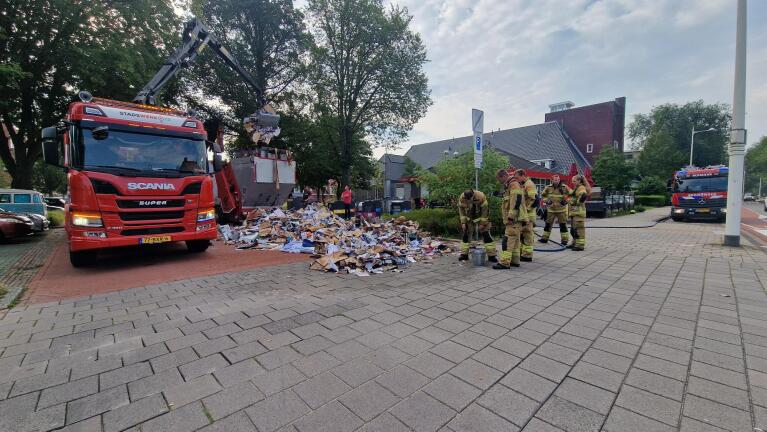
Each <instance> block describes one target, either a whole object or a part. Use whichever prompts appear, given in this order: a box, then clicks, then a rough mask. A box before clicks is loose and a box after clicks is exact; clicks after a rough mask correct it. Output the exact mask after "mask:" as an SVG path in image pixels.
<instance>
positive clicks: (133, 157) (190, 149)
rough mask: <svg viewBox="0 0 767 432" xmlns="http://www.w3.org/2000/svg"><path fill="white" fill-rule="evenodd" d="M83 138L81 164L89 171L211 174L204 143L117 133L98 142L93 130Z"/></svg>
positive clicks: (146, 173) (81, 141) (82, 136)
mask: <svg viewBox="0 0 767 432" xmlns="http://www.w3.org/2000/svg"><path fill="white" fill-rule="evenodd" d="M79 135H80V139H79V143H78V144H79V146H78V150H79V152H80V155H79V160H80V161H82V165H83V168H86V169H94V170H117V171H119V170H123V171H131V172H135V171H141V172H143V173H145V175H147V176H151V175H152V173H160V172H166V173H167V172H171V173H177V174H178V175H193V174H201V173H205V172H207V159H208V155H207V151H206V149H205V142H204V141H203V140H193V139H187V138H180V137H171V136H162V135H145V134H137V133H130V132H123V131H115V130H112V131H109V134H108V136H107V137H106V138H105V139H95V138H94V137H93V131H92V130H90V129H82V130H81V133H80V134H79Z"/></svg>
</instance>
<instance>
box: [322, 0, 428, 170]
mask: <svg viewBox="0 0 767 432" xmlns="http://www.w3.org/2000/svg"><path fill="white" fill-rule="evenodd" d="M307 10H308V13H309V16H310V17H311V23H312V24H313V26H312V33H313V36H314V39H315V41H316V44H317V45H316V46H315V47H314V49H313V50H312V70H313V74H312V77H311V80H312V86H313V87H314V89H315V91H316V93H317V99H316V100H317V101H321V102H322V106H321V108H320V109H321V111H323V112H326V113H327V117H329V118H333V119H335V122H336V124H335V125H334V130H335V133H336V136H337V138H334V139H337V142H338V148H339V150H340V151H339V153H338V156H340V157H339V159H340V162H341V178H342V182H343V183H348V182H349V177H350V176H351V173H352V171H353V169H354V167H353V162H354V159H355V155H354V147H355V142H357V141H356V140H357V139H358V138H357V137H369V138H370V139H372V140H373V142H374V143H377V144H378V143H380V142H382V141H385V140H394V141H396V140H397V139H401V138H402V137H404V136H405V134H406V133H407V131H408V130H409V129H410V128H411V127H412V125H413V124H415V122H416V121H418V119H420V118H421V117H423V116H424V114H425V113H426V109H427V108H428V107H429V105H430V104H431V99H430V97H429V89H428V85H427V79H426V74H425V73H424V71H423V66H424V64H425V63H426V61H427V60H426V49H425V47H424V45H423V42H422V41H421V38H420V36H419V35H418V34H417V33H415V32H413V31H412V30H411V29H410V20H411V16H410V15H409V14H408V11H407V9H404V8H400V7H398V6H391V7H389V8H387V7H385V6H384V3H383V0H309V3H308V6H307Z"/></svg>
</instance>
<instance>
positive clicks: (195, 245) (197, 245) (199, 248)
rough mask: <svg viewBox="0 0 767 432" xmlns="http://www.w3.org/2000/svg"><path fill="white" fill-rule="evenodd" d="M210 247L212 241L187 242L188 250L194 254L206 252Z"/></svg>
mask: <svg viewBox="0 0 767 432" xmlns="http://www.w3.org/2000/svg"><path fill="white" fill-rule="evenodd" d="M208 246H210V240H189V241H187V242H186V248H187V249H189V252H192V253H199V252H205V251H206V250H207V249H208Z"/></svg>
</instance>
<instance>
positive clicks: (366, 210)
mask: <svg viewBox="0 0 767 432" xmlns="http://www.w3.org/2000/svg"><path fill="white" fill-rule="evenodd" d="M356 210H357V215H359V217H360V218H362V219H366V220H374V219H376V218H379V217H381V212H382V210H383V203H382V202H381V200H370V201H360V202H358V203H357V207H356Z"/></svg>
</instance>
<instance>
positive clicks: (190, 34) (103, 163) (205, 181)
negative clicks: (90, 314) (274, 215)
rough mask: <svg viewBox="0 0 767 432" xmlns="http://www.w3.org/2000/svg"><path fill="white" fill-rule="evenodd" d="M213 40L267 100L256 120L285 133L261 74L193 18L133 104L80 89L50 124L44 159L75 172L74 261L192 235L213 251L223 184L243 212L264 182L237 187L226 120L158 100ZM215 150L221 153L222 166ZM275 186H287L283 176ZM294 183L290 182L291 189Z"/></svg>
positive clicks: (260, 100)
mask: <svg viewBox="0 0 767 432" xmlns="http://www.w3.org/2000/svg"><path fill="white" fill-rule="evenodd" d="M205 47H210V48H211V49H213V51H214V52H215V53H216V54H217V55H218V56H219V57H220V58H221V59H222V60H223V61H224V62H225V63H226V64H227V65H229V66H230V67H231V68H232V69H233V70H234V71H235V72H236V73H237V74H238V75H239V76H240V77H241V78H242V79H243V80H244V81H245V82H246V83H247V84H248V85H249V86H250V87H251V89H252V91H253V93H254V100H255V101H256V102H257V104H258V106H260V107H262V108H261V109H259V111H257V112H256V113H254V114H252V115H251V116H250V117H248V118H247V119H246V124H248V125H250V126H252V127H253V128H254V129H255V130H256V131H257V132H259V133H258V136H263V135H265V134H273V135H275V131H276V132H277V133H279V127H278V125H279V119H280V117H279V115H277V114H276V113H274V111H273V110H271V108H270V107H268V106H267V104H266V101H265V100H264V97H263V92H262V91H261V89H260V88H259V86H258V84H257V83H256V81H255V80H254V79H253V77H252V76H251V75H250V74H249V73H248V72H247V71H246V70H245V69H243V68H242V66H241V65H240V64H239V63H238V62H237V60H236V59H235V58H234V57H232V55H231V54H230V53H229V51H228V50H226V49H225V48H224V47H223V46H222V45H221V44H220V42H219V41H218V40H217V39H216V38H215V37H214V36H213V35H212V34H211V32H210V31H209V30H208V28H207V27H205V26H204V25H203V24H202V23H201V22H200V21H198V20H197V19H192V20H190V21H189V22H188V23H187V24H186V27H185V28H184V32H183V39H182V45H181V46H180V47H179V48H178V49H177V50H176V51H175V52H174V53H173V54H172V55H171V57H170V58H168V59H167V60H166V62H165V63H163V65H162V67H161V68H160V70H159V71H158V72H157V73H156V74H155V75H154V77H153V78H152V79H151V81H149V83H147V84H146V85H145V86H144V87H143V88H142V89H141V91H140V92H139V93H138V95H137V96H136V97H135V98H134V100H133V102H132V103H129V102H120V101H115V100H107V99H99V98H93V97H92V96H91V95H90V94H89V93H88V92H80V94H79V96H80V101H79V102H73V103H72V104H70V105H69V109H68V111H67V115H66V119H65V120H64V121H63V122H62V123H61V124H60V125H58V126H52V127H47V128H44V129H43V131H42V141H43V142H42V144H43V158H44V159H45V161H46V162H47V163H49V164H53V165H56V166H60V167H62V168H63V169H65V170H66V171H67V177H68V183H69V193H70V203H69V204H67V206H66V231H67V235H68V237H69V256H70V261H71V263H72V265H73V266H75V267H80V266H84V265H88V264H91V263H93V262H95V261H96V258H97V251H98V250H99V249H105V248H111V247H119V246H131V245H142V244H154V243H164V242H171V241H184V242H186V244H187V247H188V248H189V250H190V251H193V252H202V251H204V250H206V249H207V248H208V246H209V244H210V240H212V239H215V238H216V235H217V226H216V207H215V204H216V203H215V198H216V192H217V193H218V198H219V200H220V201H221V202H222V203H226V204H227V205H226V206H224V207H226V208H224V212H228V214H226V215H225V216H228V218H229V219H234V220H237V219H238V218H240V217H241V213H242V208H243V203H242V199H241V198H240V196H241V195H242V192H243V191H245V192H250V190H251V189H254V188H253V187H251V184H250V183H253V184H255V185H258V182H257V181H256V180H257V179H255V180H253V181H252V182H250V180H251V179H250V178H249V177H248V178H247V179H244V180H248V181H249V182H248V184H245V182H244V181H243V185H242V186H241V187H240V186H238V185H237V181H236V175H235V170H234V169H233V168H232V165H231V163H223V162H222V161H221V156H220V152H221V148H220V144H221V142H219V143H216V142H215V141H217V137H218V138H219V139H220V137H221V131H220V130H218V126H216V127H213V128H210V127H209V128H206V127H205V125H204V124H203V122H201V121H200V120H199V119H197V118H195V117H194V115H192V114H190V113H185V112H182V111H177V110H173V109H169V108H162V107H157V106H155V105H154V104H155V97H156V95H157V93H158V92H159V91H160V89H162V88H163V86H164V85H165V84H167V82H168V81H169V80H170V79H171V78H173V77H174V76H175V75H176V74H177V73H178V72H179V71H180V70H181V69H183V68H184V67H186V66H188V65H189V64H190V63H191V62H193V61H194V59H195V58H196V57H197V55H198V54H199V53H200V52H201V51H202V50H203V49H204V48H205ZM267 108H268V109H267ZM210 123H211V124H216V123H217V122H216V121H212V122H210ZM219 141H220V140H219ZM209 152H212V153H213V155H214V157H213V160H212V164H210V163H209V160H208V153H209ZM286 164H288V163H287V162H284V163H283V165H286ZM291 164H292V162H291ZM211 165H212V166H211ZM273 165H275V168H274V170H277V168H280V167H281V165H280V166H278V165H279V164H277V162H276V161H273ZM291 166H293V165H291ZM214 174H215V175H216V180H217V182H216V183H217V184H216V185H215V186H214V178H213V176H214ZM282 178H283V179H286V178H288V176H287V175H283V176H282ZM290 180H292V177H291V178H290ZM282 182H283V183H284V182H285V180H283V181H282ZM288 186H292V185H288ZM214 189H215V190H214ZM274 189H277V190H280V188H279V184H276V185H274ZM286 189H287V188H282V190H283V194H285V195H286V194H287V192H284V191H285V190H286ZM245 195H246V196H248V195H247V194H245ZM262 195H263V193H262ZM265 195H266V196H267V198H268V199H269V200H270V201H269V204H275V203H276V202H277V201H278V198H279V197H277V196H276V194H273V193H272V194H269V193H267V194H265Z"/></svg>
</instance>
